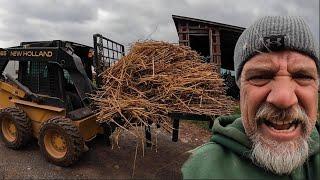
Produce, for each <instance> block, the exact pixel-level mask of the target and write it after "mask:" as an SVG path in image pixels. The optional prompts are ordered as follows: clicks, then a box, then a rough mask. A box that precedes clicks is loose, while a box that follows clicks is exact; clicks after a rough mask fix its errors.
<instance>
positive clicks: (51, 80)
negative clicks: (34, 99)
mask: <svg viewBox="0 0 320 180" xmlns="http://www.w3.org/2000/svg"><path fill="white" fill-rule="evenodd" d="M17 72H18V81H19V82H20V83H22V84H23V85H25V86H27V87H28V88H29V89H30V90H31V91H32V92H33V93H36V94H42V95H48V96H52V97H58V98H61V97H62V96H61V93H60V91H59V88H58V87H59V85H58V82H59V81H58V71H57V67H56V66H55V65H52V64H50V63H48V62H47V61H45V60H43V61H41V60H39V61H20V62H19V70H18V71H17Z"/></svg>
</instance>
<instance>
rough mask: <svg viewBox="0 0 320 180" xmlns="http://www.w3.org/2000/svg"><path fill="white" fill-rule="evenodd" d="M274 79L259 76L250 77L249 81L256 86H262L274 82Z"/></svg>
mask: <svg viewBox="0 0 320 180" xmlns="http://www.w3.org/2000/svg"><path fill="white" fill-rule="evenodd" d="M272 78H273V77H272V76H264V75H258V76H252V77H249V78H248V81H249V82H251V83H252V84H254V85H257V86H262V85H265V84H267V83H268V82H269V81H270V80H272Z"/></svg>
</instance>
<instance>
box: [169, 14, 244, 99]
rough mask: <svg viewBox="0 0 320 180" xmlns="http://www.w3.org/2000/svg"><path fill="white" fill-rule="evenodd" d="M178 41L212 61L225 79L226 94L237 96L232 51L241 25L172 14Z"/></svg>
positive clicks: (242, 29)
mask: <svg viewBox="0 0 320 180" xmlns="http://www.w3.org/2000/svg"><path fill="white" fill-rule="evenodd" d="M172 18H173V21H174V23H175V26H176V30H177V33H178V37H179V44H181V45H186V46H190V47H191V49H193V50H196V51H197V52H198V53H199V54H200V55H201V56H202V58H203V59H205V60H206V62H208V63H214V64H215V65H216V67H217V71H218V72H219V73H221V76H222V77H223V78H224V79H225V84H226V86H227V95H229V96H232V97H234V98H235V99H238V98H239V89H238V87H237V85H236V83H235V81H234V79H235V78H234V67H233V54H234V53H233V51H234V47H235V45H236V42H237V40H238V38H239V37H240V35H241V33H242V32H243V31H244V29H245V28H243V27H238V26H233V25H227V24H223V23H218V22H212V21H207V20H201V19H195V18H190V17H183V16H177V15H172Z"/></svg>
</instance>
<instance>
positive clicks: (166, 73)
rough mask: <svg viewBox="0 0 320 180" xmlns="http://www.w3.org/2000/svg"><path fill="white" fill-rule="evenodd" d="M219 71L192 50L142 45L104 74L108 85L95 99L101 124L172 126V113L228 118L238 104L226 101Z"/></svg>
mask: <svg viewBox="0 0 320 180" xmlns="http://www.w3.org/2000/svg"><path fill="white" fill-rule="evenodd" d="M215 68H216V67H215V66H214V65H212V64H208V63H204V62H202V61H201V59H200V57H199V55H198V54H197V53H196V52H195V51H192V50H191V49H190V48H189V47H186V46H178V45H173V44H169V43H165V42H158V41H146V42H137V43H135V44H134V45H133V46H132V47H131V51H130V52H129V54H128V55H127V56H125V57H123V58H122V59H120V60H119V61H118V62H117V63H116V64H115V65H113V66H112V67H111V68H109V69H108V70H107V71H105V72H104V73H102V74H101V76H102V77H103V81H104V82H105V85H104V86H103V87H102V88H101V90H100V91H98V93H97V94H96V95H94V97H93V99H94V101H95V102H96V103H97V105H98V107H99V108H100V112H99V114H98V115H99V122H106V121H115V120H116V119H117V118H119V117H121V119H123V120H125V122H126V123H125V124H124V125H122V127H123V128H125V129H128V128H130V127H132V126H134V127H135V126H136V124H137V123H138V124H144V125H147V124H148V123H150V122H155V123H157V124H168V122H169V121H168V120H169V117H168V113H169V112H188V113H195V114H207V115H226V114H230V113H232V111H233V105H234V102H233V101H232V100H231V99H230V98H229V97H227V96H225V90H224V87H223V86H224V85H223V79H222V78H221V77H220V75H219V74H218V73H217V72H215Z"/></svg>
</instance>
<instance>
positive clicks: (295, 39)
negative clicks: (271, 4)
mask: <svg viewBox="0 0 320 180" xmlns="http://www.w3.org/2000/svg"><path fill="white" fill-rule="evenodd" d="M279 50H294V51H297V52H300V53H303V54H306V55H308V56H310V57H311V58H312V59H313V60H314V61H315V62H316V65H317V68H318V72H319V49H318V46H317V43H316V42H315V40H314V38H313V37H312V33H311V31H310V29H309V27H308V25H307V24H306V22H305V21H304V20H303V19H302V18H301V17H292V16H267V17H263V18H260V19H258V20H257V21H255V22H254V23H253V24H252V25H251V26H250V27H248V28H247V29H246V30H245V31H244V32H243V33H242V34H241V36H240V37H239V39H238V42H237V44H236V47H235V50H234V69H235V71H236V73H235V75H236V81H237V82H238V79H239V78H240V75H241V71H242V68H243V66H244V64H245V63H246V62H247V61H248V60H249V59H250V58H252V57H253V56H255V55H257V54H259V53H260V52H271V51H279Z"/></svg>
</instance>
